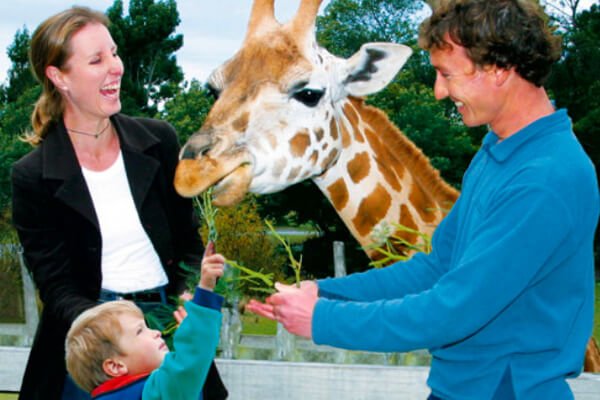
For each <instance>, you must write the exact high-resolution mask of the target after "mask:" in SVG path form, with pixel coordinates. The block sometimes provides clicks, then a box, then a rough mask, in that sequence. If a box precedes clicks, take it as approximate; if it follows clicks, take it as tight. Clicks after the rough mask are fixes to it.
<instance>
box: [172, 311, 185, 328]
mask: <svg viewBox="0 0 600 400" xmlns="http://www.w3.org/2000/svg"><path fill="white" fill-rule="evenodd" d="M173 316H174V317H175V321H177V325H179V324H181V321H183V320H184V319H185V317H187V311H185V308H183V306H179V307H177V310H175V311H173Z"/></svg>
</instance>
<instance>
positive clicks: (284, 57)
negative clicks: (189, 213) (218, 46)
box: [174, 0, 411, 206]
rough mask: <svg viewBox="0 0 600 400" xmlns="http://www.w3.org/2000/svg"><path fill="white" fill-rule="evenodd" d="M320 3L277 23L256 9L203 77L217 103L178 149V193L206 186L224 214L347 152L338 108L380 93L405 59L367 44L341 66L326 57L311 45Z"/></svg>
mask: <svg viewBox="0 0 600 400" xmlns="http://www.w3.org/2000/svg"><path fill="white" fill-rule="evenodd" d="M320 4H321V0H302V2H301V4H300V7H299V9H298V11H297V13H296V15H295V16H294V17H293V18H292V19H291V20H290V21H288V22H286V23H283V24H282V23H279V22H278V21H276V19H275V16H274V0H255V2H254V5H253V8H252V13H251V17H250V22H249V25H248V31H247V34H246V37H245V39H244V42H243V45H242V47H241V49H240V50H239V51H238V52H237V53H236V54H235V55H234V56H233V57H232V58H231V59H229V60H228V61H226V62H225V63H224V64H223V65H221V66H220V67H218V68H217V69H216V70H215V71H214V72H213V73H212V74H211V76H210V78H209V81H208V84H209V85H210V86H211V87H212V88H213V89H215V90H216V91H217V92H218V93H219V97H218V99H217V101H216V102H215V104H214V105H213V107H212V109H211V110H210V112H209V114H208V116H207V118H206V121H205V123H204V125H203V126H202V128H201V129H200V131H198V132H197V133H195V134H194V135H192V136H191V137H190V139H189V140H188V142H187V143H186V144H185V145H184V147H183V148H182V151H181V154H180V162H179V165H178V167H177V171H176V174H175V182H174V183H175V188H176V190H177V191H178V192H179V194H181V195H182V196H187V197H192V196H196V195H198V194H200V193H202V192H203V191H205V190H206V189H208V188H210V187H211V186H212V187H214V191H213V201H214V203H215V204H216V205H224V206H227V205H232V204H235V203H236V202H238V201H240V200H241V199H242V198H243V196H244V195H245V194H246V192H248V191H250V192H254V193H273V192H276V191H280V190H283V189H285V188H286V187H288V186H290V185H293V184H295V183H298V182H300V181H302V180H304V179H308V178H311V177H315V176H320V175H322V174H324V173H325V172H326V171H327V169H328V168H329V167H330V166H332V165H333V164H335V163H336V162H337V160H338V156H339V155H340V153H341V151H342V149H343V147H344V146H348V143H347V142H348V140H347V138H346V139H345V137H347V136H348V135H347V134H346V135H344V132H342V130H343V129H344V128H343V124H341V123H340V120H339V119H340V118H341V116H342V114H343V102H344V101H345V99H346V98H347V97H348V96H365V95H368V94H371V93H375V92H377V91H379V90H381V89H382V88H384V87H385V86H386V85H387V84H388V83H389V82H390V81H391V80H392V79H393V78H394V76H395V75H396V73H397V72H398V70H399V69H400V68H401V67H402V65H403V64H404V63H405V62H406V60H407V59H408V57H409V56H410V54H411V50H410V48H408V47H406V46H403V45H398V44H393V43H368V44H365V45H363V46H362V47H361V49H360V50H359V51H358V52H357V53H356V54H354V55H353V56H352V57H351V58H349V59H341V58H338V57H335V56H333V55H331V54H330V53H328V52H327V51H326V50H325V49H323V48H322V47H320V46H318V45H317V43H316V39H315V21H316V16H317V12H318V9H319V6H320Z"/></svg>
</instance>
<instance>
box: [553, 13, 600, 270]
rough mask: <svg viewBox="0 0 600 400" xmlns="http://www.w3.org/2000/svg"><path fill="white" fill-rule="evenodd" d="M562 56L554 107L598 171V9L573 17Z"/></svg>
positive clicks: (599, 257) (599, 258)
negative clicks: (568, 121) (563, 115)
mask: <svg viewBox="0 0 600 400" xmlns="http://www.w3.org/2000/svg"><path fill="white" fill-rule="evenodd" d="M563 47H564V56H563V58H562V59H561V60H560V62H559V63H558V65H556V66H555V68H554V71H553V75H552V77H551V80H550V85H549V88H550V89H551V91H552V93H553V95H554V98H555V101H556V106H557V107H559V108H566V109H567V110H568V112H569V115H570V116H571V118H572V119H573V130H574V131H575V134H576V135H577V137H578V139H579V140H580V141H581V143H582V145H583V147H584V148H585V150H586V152H587V153H588V154H589V156H590V158H591V159H592V161H593V163H594V165H596V172H597V173H598V172H599V169H598V168H599V167H600V75H599V74H598V71H599V68H598V66H599V65H600V6H599V5H598V4H593V5H592V6H591V8H590V9H589V10H585V11H582V12H581V13H579V14H577V15H576V16H575V18H574V19H573V21H572V23H571V24H567V30H566V31H565V32H564V35H563ZM595 249H596V270H597V271H600V233H598V231H597V232H596V241H595Z"/></svg>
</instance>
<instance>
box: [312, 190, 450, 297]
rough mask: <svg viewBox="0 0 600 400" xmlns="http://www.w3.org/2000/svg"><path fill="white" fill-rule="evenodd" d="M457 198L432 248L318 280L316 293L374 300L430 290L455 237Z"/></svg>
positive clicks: (445, 268) (444, 266)
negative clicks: (342, 275) (335, 276)
mask: <svg viewBox="0 0 600 400" xmlns="http://www.w3.org/2000/svg"><path fill="white" fill-rule="evenodd" d="M459 208H460V199H459V201H458V202H457V203H456V204H455V205H454V207H453V208H452V210H451V211H450V213H449V214H448V215H447V216H446V218H444V219H443V220H442V222H441V223H440V224H439V226H438V227H437V229H436V230H435V232H434V234H433V237H432V251H431V253H429V254H425V253H417V254H415V255H414V256H413V257H412V258H411V259H409V260H408V261H401V262H398V263H395V264H392V265H390V266H387V267H385V268H379V269H371V270H368V271H366V272H363V273H356V274H351V275H348V276H345V277H342V278H327V279H322V280H319V281H317V284H318V285H319V296H321V297H324V298H330V299H344V300H354V301H375V300H380V299H397V298H399V297H403V296H405V295H407V294H412V293H419V292H421V291H423V290H426V289H429V288H431V287H432V286H433V284H434V283H435V282H437V281H438V280H439V278H440V276H442V275H443V274H444V273H446V272H447V271H448V265H449V263H450V255H451V253H452V246H453V243H454V239H455V236H456V218H457V217H456V215H457V214H458V209H459Z"/></svg>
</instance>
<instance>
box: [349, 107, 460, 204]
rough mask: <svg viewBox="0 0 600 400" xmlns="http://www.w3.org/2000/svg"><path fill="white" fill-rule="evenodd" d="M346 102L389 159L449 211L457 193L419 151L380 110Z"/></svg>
mask: <svg viewBox="0 0 600 400" xmlns="http://www.w3.org/2000/svg"><path fill="white" fill-rule="evenodd" d="M348 99H349V100H350V101H351V102H352V105H353V106H354V107H356V109H359V110H360V114H361V116H362V118H363V120H364V122H365V123H366V124H368V125H369V126H371V127H372V128H373V130H374V131H375V133H376V135H377V136H378V137H379V138H380V139H381V141H382V142H383V143H385V144H386V147H387V148H388V149H389V152H390V156H391V157H392V159H394V160H397V161H398V162H399V163H401V164H402V165H403V166H404V167H405V168H407V169H408V170H409V171H410V172H411V174H412V176H413V177H414V178H415V179H416V180H418V181H419V182H420V183H421V185H422V187H423V188H424V189H425V190H427V191H428V192H429V194H431V195H432V196H433V197H434V198H436V199H438V200H439V201H440V203H448V208H450V206H451V205H452V204H454V202H455V201H456V199H457V198H458V196H459V192H458V191H457V190H456V189H454V188H453V187H452V186H450V185H449V184H448V183H446V182H445V181H444V180H443V179H442V177H441V176H440V172H439V171H438V170H437V169H435V168H434V167H433V166H432V165H431V161H430V160H429V158H428V157H427V156H426V155H425V154H424V153H423V151H421V149H419V148H418V147H417V146H416V145H415V144H414V143H413V142H412V141H410V140H409V139H408V138H407V137H406V135H405V134H404V133H403V132H402V131H401V130H400V129H398V127H397V126H396V125H395V124H394V123H393V122H392V121H391V120H390V119H389V117H388V115H387V114H386V113H384V112H383V111H382V110H380V109H379V108H377V107H374V106H371V105H368V104H366V103H365V100H364V99H363V98H359V97H354V96H349V97H348Z"/></svg>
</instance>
